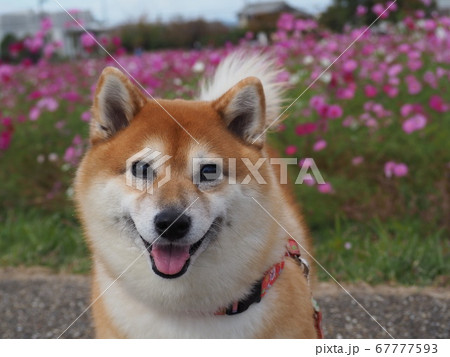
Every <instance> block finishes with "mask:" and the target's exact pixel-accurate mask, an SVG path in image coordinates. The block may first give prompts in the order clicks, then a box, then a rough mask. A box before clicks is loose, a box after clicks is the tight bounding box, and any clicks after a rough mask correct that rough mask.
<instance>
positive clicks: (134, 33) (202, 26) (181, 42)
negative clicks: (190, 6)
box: [117, 19, 245, 52]
mask: <svg viewBox="0 0 450 357" xmlns="http://www.w3.org/2000/svg"><path fill="white" fill-rule="evenodd" d="M244 33H245V31H244V30H242V29H239V28H235V27H228V26H226V25H224V24H222V23H220V22H207V21H204V20H201V19H199V20H191V21H182V20H179V21H172V22H170V23H163V22H155V23H150V22H146V21H145V20H141V21H139V22H138V23H132V24H127V25H123V26H121V27H120V28H119V30H118V32H117V34H118V35H119V36H120V37H121V39H122V44H123V46H124V47H125V48H126V49H127V51H129V52H132V51H134V50H136V49H142V50H155V49H164V48H198V47H204V46H222V45H224V44H225V43H226V42H232V43H237V42H238V41H239V39H241V38H242V37H243V35H244Z"/></svg>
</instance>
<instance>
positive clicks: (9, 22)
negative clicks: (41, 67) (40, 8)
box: [0, 10, 104, 57]
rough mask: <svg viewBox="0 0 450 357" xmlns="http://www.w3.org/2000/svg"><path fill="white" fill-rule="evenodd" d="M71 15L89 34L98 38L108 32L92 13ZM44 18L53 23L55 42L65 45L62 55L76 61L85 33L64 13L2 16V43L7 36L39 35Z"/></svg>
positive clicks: (18, 13) (0, 39)
mask: <svg viewBox="0 0 450 357" xmlns="http://www.w3.org/2000/svg"><path fill="white" fill-rule="evenodd" d="M71 15H72V16H73V17H74V18H75V19H76V20H77V21H78V22H79V23H80V24H81V25H83V27H84V28H85V29H86V30H88V31H89V32H91V33H93V34H95V35H98V34H100V33H102V32H104V28H103V26H102V24H101V23H100V22H99V21H97V20H95V19H94V17H93V16H92V13H91V12H90V11H71ZM43 18H50V20H51V22H52V25H53V26H52V29H51V31H50V34H51V37H52V38H51V40H53V41H60V42H61V43H62V47H61V48H60V50H59V52H60V54H61V55H63V56H67V57H74V56H76V55H78V54H80V53H81V43H80V37H81V35H82V34H83V33H84V30H83V29H82V28H81V27H80V26H79V25H78V24H77V23H76V22H75V21H73V20H72V19H71V17H70V16H69V15H68V14H67V13H66V12H64V11H61V12H54V13H36V12H34V11H32V10H29V11H23V12H17V13H10V14H3V15H0V42H1V41H2V40H3V38H4V37H5V36H7V35H10V36H11V35H12V36H14V38H16V39H17V40H22V39H24V38H25V37H27V36H31V35H33V34H35V33H37V32H38V31H39V30H40V26H41V20H42V19H43Z"/></svg>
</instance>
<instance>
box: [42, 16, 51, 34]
mask: <svg viewBox="0 0 450 357" xmlns="http://www.w3.org/2000/svg"><path fill="white" fill-rule="evenodd" d="M52 26H53V23H52V19H51V18H50V17H45V18H43V19H42V20H41V29H42V31H44V32H47V31H48V30H50V29H51V28H52Z"/></svg>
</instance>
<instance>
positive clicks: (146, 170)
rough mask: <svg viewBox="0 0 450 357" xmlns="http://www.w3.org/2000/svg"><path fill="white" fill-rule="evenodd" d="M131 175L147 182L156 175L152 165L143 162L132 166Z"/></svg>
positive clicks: (137, 162)
mask: <svg viewBox="0 0 450 357" xmlns="http://www.w3.org/2000/svg"><path fill="white" fill-rule="evenodd" d="M131 173H132V174H133V176H134V177H137V178H140V179H143V180H146V179H147V178H148V176H150V177H152V176H153V175H154V173H153V170H152V169H151V167H150V164H149V163H147V162H142V161H135V162H133V164H132V165H131Z"/></svg>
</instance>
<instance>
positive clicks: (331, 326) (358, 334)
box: [0, 268, 450, 338]
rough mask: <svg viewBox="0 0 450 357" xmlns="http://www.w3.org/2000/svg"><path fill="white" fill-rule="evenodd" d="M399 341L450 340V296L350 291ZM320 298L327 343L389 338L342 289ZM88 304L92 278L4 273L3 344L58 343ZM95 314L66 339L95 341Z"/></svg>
mask: <svg viewBox="0 0 450 357" xmlns="http://www.w3.org/2000/svg"><path fill="white" fill-rule="evenodd" d="M345 287H346V289H348V290H349V291H350V292H351V294H352V295H353V296H354V297H355V298H356V299H357V300H358V301H359V302H360V303H361V304H362V305H363V306H364V307H365V308H366V309H367V310H368V311H369V312H370V313H371V314H372V315H373V316H374V317H375V318H376V319H377V320H378V322H379V323H380V324H381V325H382V326H383V327H384V328H385V329H386V330H388V331H389V333H390V334H391V335H392V336H394V337H395V338H450V291H449V289H443V288H425V289H420V288H414V287H413V288H405V287H386V286H378V287H370V286H364V285H357V286H351V285H346V286H345ZM315 295H316V297H317V300H318V302H319V304H320V306H321V308H322V311H323V315H324V323H323V325H324V330H325V336H326V337H328V338H389V336H388V335H387V334H386V332H384V331H383V329H382V328H381V327H380V326H378V324H377V323H376V322H375V321H374V320H372V319H371V318H370V317H369V316H368V315H367V313H366V312H364V311H363V309H362V308H361V307H359V306H358V305H357V304H356V303H355V302H354V301H353V300H352V299H351V298H350V297H349V296H348V295H347V294H346V293H345V292H344V291H343V290H342V289H341V288H339V287H338V286H337V285H335V284H332V283H321V284H319V286H318V287H317V289H316V294H315ZM88 304H89V277H87V276H76V275H55V274H49V273H48V272H46V271H45V270H42V269H25V270H23V269H10V268H8V269H3V270H0V338H56V337H58V336H59V335H60V334H61V333H62V332H63V331H64V330H65V329H66V328H67V327H68V326H69V325H70V324H71V323H72V321H73V320H75V319H76V318H77V316H78V315H79V314H80V313H81V312H82V311H83V310H84V309H85V308H86V307H87V306H88ZM92 336H93V329H92V325H91V320H90V314H89V312H87V313H86V314H85V315H83V316H82V317H81V318H80V319H79V320H78V321H77V322H76V323H75V324H74V325H73V326H72V327H71V328H70V329H69V330H68V331H67V332H66V333H65V334H64V335H63V337H64V338H91V337H92Z"/></svg>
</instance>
